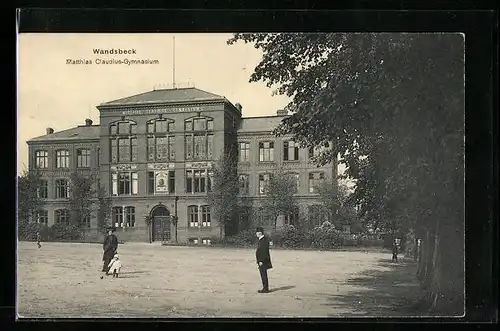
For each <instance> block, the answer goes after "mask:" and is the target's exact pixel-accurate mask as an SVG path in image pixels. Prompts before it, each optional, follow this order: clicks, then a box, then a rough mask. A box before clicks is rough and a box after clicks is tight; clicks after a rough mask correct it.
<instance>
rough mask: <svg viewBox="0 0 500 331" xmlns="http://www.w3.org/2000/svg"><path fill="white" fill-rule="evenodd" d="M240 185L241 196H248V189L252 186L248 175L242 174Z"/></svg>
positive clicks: (239, 178) (239, 177)
mask: <svg viewBox="0 0 500 331" xmlns="http://www.w3.org/2000/svg"><path fill="white" fill-rule="evenodd" d="M238 180H239V184H240V194H241V195H247V194H248V189H249V186H250V178H249V176H248V175H246V174H241V175H239V176H238Z"/></svg>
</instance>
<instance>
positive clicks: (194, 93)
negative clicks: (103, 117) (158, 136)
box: [100, 87, 224, 106]
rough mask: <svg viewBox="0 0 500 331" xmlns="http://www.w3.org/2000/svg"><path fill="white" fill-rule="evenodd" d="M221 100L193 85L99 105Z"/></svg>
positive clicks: (142, 94) (150, 92)
mask: <svg viewBox="0 0 500 331" xmlns="http://www.w3.org/2000/svg"><path fill="white" fill-rule="evenodd" d="M221 99H222V100H223V99H224V97H223V96H220V95H217V94H213V93H210V92H207V91H203V90H200V89H197V88H194V87H189V88H177V89H162V90H153V91H149V92H145V93H141V94H136V95H133V96H130V97H126V98H122V99H118V100H114V101H108V102H104V103H101V104H100V106H115V105H130V104H148V103H168V102H189V101H191V102H192V101H202V100H221Z"/></svg>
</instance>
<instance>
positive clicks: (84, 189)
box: [69, 171, 98, 227]
mask: <svg viewBox="0 0 500 331" xmlns="http://www.w3.org/2000/svg"><path fill="white" fill-rule="evenodd" d="M94 183H95V180H94V178H93V177H92V176H86V175H84V174H81V173H79V172H77V171H75V172H73V173H71V175H70V184H69V185H70V187H69V211H70V223H71V224H72V225H75V226H79V227H83V226H84V224H85V219H90V217H91V213H92V207H93V205H94V204H95V202H96V198H97V193H98V190H96V189H95V188H94V187H93V185H94Z"/></svg>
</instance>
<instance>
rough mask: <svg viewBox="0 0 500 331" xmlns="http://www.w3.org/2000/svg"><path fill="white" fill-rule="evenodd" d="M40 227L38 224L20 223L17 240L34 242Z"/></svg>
mask: <svg viewBox="0 0 500 331" xmlns="http://www.w3.org/2000/svg"><path fill="white" fill-rule="evenodd" d="M41 228H42V226H41V225H40V224H38V223H28V222H20V223H19V227H18V238H19V240H30V241H34V240H36V233H37V231H39V230H41Z"/></svg>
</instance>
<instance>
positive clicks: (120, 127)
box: [110, 121, 137, 163]
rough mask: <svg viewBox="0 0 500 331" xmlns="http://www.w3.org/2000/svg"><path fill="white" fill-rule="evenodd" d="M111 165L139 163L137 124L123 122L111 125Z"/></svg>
mask: <svg viewBox="0 0 500 331" xmlns="http://www.w3.org/2000/svg"><path fill="white" fill-rule="evenodd" d="M110 133H111V136H110V142H111V154H110V156H111V160H110V161H111V163H121V162H136V161H137V137H136V133H137V124H136V123H135V122H132V121H121V122H118V123H113V124H111V125H110Z"/></svg>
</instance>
